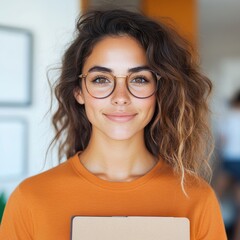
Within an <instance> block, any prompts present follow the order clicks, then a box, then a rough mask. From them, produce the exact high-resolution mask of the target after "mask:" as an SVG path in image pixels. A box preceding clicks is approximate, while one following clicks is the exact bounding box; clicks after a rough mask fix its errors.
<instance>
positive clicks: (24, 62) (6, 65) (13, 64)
mask: <svg viewBox="0 0 240 240" xmlns="http://www.w3.org/2000/svg"><path fill="white" fill-rule="evenodd" d="M32 45H33V37H32V34H31V32H29V31H28V30H24V29H20V28H13V27H6V26H0V107H1V106H27V105H29V104H31V88H32V55H33V51H32V50H33V47H32Z"/></svg>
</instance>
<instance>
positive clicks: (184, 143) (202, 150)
mask: <svg viewBox="0 0 240 240" xmlns="http://www.w3.org/2000/svg"><path fill="white" fill-rule="evenodd" d="M122 35H127V36H130V37H132V38H134V39H136V40H137V41H138V42H139V43H140V44H141V46H142V47H143V48H144V50H145V52H146V57H147V60H148V63H149V66H150V68H151V69H152V70H154V71H155V72H157V73H158V74H159V75H160V76H161V79H160V86H159V88H158V89H157V91H156V103H157V104H156V108H155V113H154V115H153V118H152V119H151V121H150V122H149V124H148V125H147V126H146V127H145V130H144V139H145V144H146V146H147V149H148V150H149V151H150V152H151V153H152V154H153V155H154V156H156V157H161V158H162V159H164V160H165V161H166V162H167V163H168V164H170V165H171V166H172V167H173V169H174V171H175V172H176V173H179V174H180V176H181V180H182V181H181V183H182V186H183V184H184V182H185V179H186V178H185V176H186V174H190V175H193V176H197V177H202V178H204V179H206V180H210V178H211V168H210V166H209V159H210V156H211V153H212V151H213V138H212V134H211V131H210V127H209V121H210V109H209V105H208V101H209V96H210V93H211V91H212V83H211V81H210V80H209V79H208V78H207V77H206V76H204V75H203V74H202V73H201V70H200V67H199V64H198V62H197V60H196V59H197V58H196V54H193V50H192V49H193V48H192V47H191V45H190V44H189V43H188V41H186V40H185V39H184V38H183V37H181V36H180V35H179V34H178V33H177V32H176V31H175V30H174V29H173V28H172V27H170V26H169V25H167V24H166V23H163V22H159V21H155V20H153V19H151V18H149V17H147V16H145V15H144V14H142V13H136V12H131V11H128V10H123V9H121V10H119V9H111V10H96V9H95V10H90V11H88V12H86V13H85V14H83V15H82V16H80V18H79V19H78V21H77V24H76V31H75V37H74V40H73V41H72V42H71V43H70V45H69V47H68V48H67V50H66V51H65V53H64V55H63V58H62V64H61V68H60V74H59V78H58V79H57V81H55V83H54V84H53V85H52V86H51V87H52V91H54V93H55V97H56V99H57V103H58V106H57V109H56V111H55V112H54V114H53V117H52V123H53V126H54V129H55V136H54V138H53V139H52V141H51V143H50V145H49V147H48V150H49V148H50V147H51V146H52V147H53V145H55V144H57V143H58V156H59V159H62V158H63V157H66V158H69V157H70V156H72V155H74V154H75V153H76V152H77V151H80V150H81V151H82V150H84V149H85V148H86V147H87V145H88V143H89V140H90V137H91V123H90V122H89V120H88V118H87V116H86V112H85V108H84V105H80V104H79V103H78V102H77V101H76V99H75V97H74V94H73V92H74V89H76V88H79V87H80V88H81V80H80V79H79V77H78V76H79V75H80V74H81V73H82V69H83V65H84V62H85V60H86V58H87V57H88V56H89V55H90V54H91V51H92V50H93V48H94V46H95V44H96V43H97V42H99V41H101V39H103V38H104V37H107V36H122ZM119 47H121V46H119ZM52 95H53V94H52ZM52 97H53V96H52ZM51 107H52V106H51ZM48 150H47V152H48Z"/></svg>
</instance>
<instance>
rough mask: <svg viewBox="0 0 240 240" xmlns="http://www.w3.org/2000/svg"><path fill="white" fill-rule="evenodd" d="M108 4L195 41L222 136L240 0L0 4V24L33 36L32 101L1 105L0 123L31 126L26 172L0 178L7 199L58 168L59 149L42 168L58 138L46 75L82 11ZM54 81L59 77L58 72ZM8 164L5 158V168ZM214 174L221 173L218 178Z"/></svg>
mask: <svg viewBox="0 0 240 240" xmlns="http://www.w3.org/2000/svg"><path fill="white" fill-rule="evenodd" d="M103 4H105V5H106V4H107V5H111V6H115V7H124V8H127V9H130V10H138V9H141V11H143V12H144V13H145V14H147V15H149V16H152V17H154V18H156V19H158V18H162V17H163V18H164V19H165V20H166V21H167V22H169V23H171V24H172V25H174V26H175V27H176V28H177V29H178V31H179V32H180V33H181V34H183V35H184V36H185V37H186V38H188V39H189V41H191V42H192V44H193V46H194V47H195V48H196V49H197V50H198V52H199V55H200V61H201V67H202V69H203V71H204V72H205V74H206V75H207V76H208V77H209V78H210V79H211V80H212V81H213V84H214V92H213V98H212V101H211V109H212V112H213V115H212V119H211V120H212V128H213V132H214V135H215V137H216V138H217V136H218V131H219V129H218V125H219V124H218V123H219V121H221V120H222V118H223V117H224V116H225V115H226V114H227V112H228V101H229V100H230V99H231V98H232V96H233V94H234V93H235V92H236V90H237V89H240V29H239V28H240V27H239V26H240V14H239V10H240V1H239V0H198V1H197V0H182V1H177V0H170V1H165V0H132V1H128V0H61V1H57V0H48V1H47V0H42V1H32V0H22V1H17V0H1V1H0V25H3V26H8V27H17V28H23V29H26V30H29V31H30V32H31V33H32V36H33V53H32V54H33V64H32V68H33V69H32V79H31V81H32V103H31V104H30V105H29V106H26V107H2V106H0V120H1V118H4V117H8V118H15V117H16V118H19V117H20V118H22V119H24V120H25V121H26V123H27V128H28V131H27V132H26V134H27V138H26V139H27V141H26V145H27V148H26V149H27V155H26V159H24V161H25V163H26V164H25V166H26V169H25V171H24V174H22V175H20V176H17V177H14V178H9V179H5V178H4V179H3V178H2V179H1V178H0V193H1V192H4V193H5V196H6V197H8V196H9V194H10V193H11V192H12V190H13V189H14V188H15V186H16V185H17V184H18V183H19V182H20V181H22V180H23V179H24V178H26V177H28V176H31V175H33V174H36V173H39V172H41V171H43V170H44V169H47V168H49V167H51V166H53V165H54V161H55V162H56V161H57V156H56V149H55V150H54V151H53V154H52V155H51V154H50V155H48V160H52V161H53V165H52V163H51V162H50V161H48V164H47V166H46V167H45V168H44V169H43V165H44V158H45V152H46V150H47V147H48V144H49V143H50V140H51V138H52V137H53V130H52V127H51V123H50V117H51V113H50V114H49V115H47V116H46V117H44V115H45V113H46V112H47V110H48V108H49V106H50V91H49V87H48V83H47V77H46V73H47V70H48V69H49V68H50V67H55V66H56V65H58V64H59V63H60V61H61V56H62V54H63V52H64V50H65V49H66V47H67V44H68V43H69V42H70V41H71V39H72V37H73V31H74V27H75V20H76V19H77V16H78V15H79V13H81V12H84V11H85V10H86V9H88V8H89V7H94V6H102V5H103ZM0 54H1V53H0ZM0 68H1V66H0ZM51 77H52V78H53V79H54V74H53V75H51ZM0 78H1V76H0ZM0 81H4V80H3V79H0ZM1 138H2V139H3V136H0V140H1ZM216 140H217V139H216ZM0 144H1V141H0ZM13 144H14V140H13ZM0 150H1V146H0ZM8 150H9V151H11V149H8ZM218 152H219V149H218V146H217V147H216V151H215V158H214V163H215V164H214V169H217V168H218V164H219V163H220V159H219V157H218ZM4 161H6V160H5V159H3V157H1V154H0V166H1V164H4ZM0 176H1V169H0ZM215 176H217V170H216V171H214V178H213V179H215V178H216V177H215ZM221 206H222V208H223V211H224V216H225V217H226V219H227V218H229V216H230V215H231V214H229V213H230V212H231V207H230V208H226V207H224V204H221ZM226 209H230V210H226ZM230 217H231V216H230Z"/></svg>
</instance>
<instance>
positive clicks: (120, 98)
mask: <svg viewBox="0 0 240 240" xmlns="http://www.w3.org/2000/svg"><path fill="white" fill-rule="evenodd" d="M129 94H130V93H129V92H128V90H127V86H126V81H125V78H122V79H121V80H120V79H119V80H117V82H116V87H115V89H114V92H113V93H112V99H111V102H112V104H113V105H128V104H129V103H130V102H131V100H130V96H129Z"/></svg>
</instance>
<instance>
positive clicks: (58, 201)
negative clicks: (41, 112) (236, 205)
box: [1, 10, 226, 240]
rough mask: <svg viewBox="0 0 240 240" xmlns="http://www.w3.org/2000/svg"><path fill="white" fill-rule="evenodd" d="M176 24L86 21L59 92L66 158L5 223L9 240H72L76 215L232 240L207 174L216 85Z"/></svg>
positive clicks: (18, 197) (19, 196)
mask: <svg viewBox="0 0 240 240" xmlns="http://www.w3.org/2000/svg"><path fill="white" fill-rule="evenodd" d="M189 51H190V49H189V46H188V45H187V43H186V41H184V40H183V39H182V38H181V37H180V36H178V35H177V34H176V33H175V32H174V31H172V30H170V28H168V27H167V26H165V25H163V24H161V23H156V22H154V21H152V20H151V19H149V18H147V17H145V16H143V15H141V14H138V13H132V12H128V11H125V10H105V11H91V12H89V13H87V14H85V15H84V16H83V17H82V18H80V20H79V21H78V23H77V31H76V38H75V40H74V41H73V42H72V44H71V45H70V47H69V48H68V49H67V51H66V53H65V55H64V58H63V63H62V71H61V76H60V78H59V81H58V83H57V86H56V88H55V95H56V98H57V100H58V103H59V106H58V109H57V111H56V113H55V114H54V116H53V125H54V127H55V129H56V136H55V138H54V140H53V142H55V143H56V142H59V144H60V145H59V159H61V158H62V156H66V158H67V159H68V161H66V162H65V163H62V164H60V165H59V166H57V167H55V168H53V169H51V170H48V171H46V172H44V173H41V174H39V175H37V176H33V177H30V178H28V179H26V180H25V181H23V182H22V183H21V184H20V185H19V186H18V187H17V189H16V190H15V191H14V193H13V194H12V196H11V197H10V199H9V201H8V204H7V207H6V211H5V214H4V217H3V222H2V227H1V236H2V237H4V239H11V240H12V239H24V240H26V239H41V240H44V239H56V237H57V239H68V238H69V236H70V222H71V217H72V216H74V215H89V216H115V215H116V216H119V215H123V216H174V217H187V218H188V219H189V220H190V225H191V239H192V240H194V239H196V240H198V239H199V240H200V239H201V240H203V239H211V240H214V239H218V240H222V239H226V235H225V230H224V226H223V222H222V217H221V213H220V209H219V205H218V202H217V199H216V197H215V194H214V192H213V190H212V189H211V187H210V186H209V185H208V183H207V182H205V181H204V180H203V178H202V177H206V176H207V174H208V173H209V172H208V170H209V166H208V164H207V162H208V159H209V156H210V153H211V150H212V149H210V148H209V146H210V145H209V144H210V143H209V139H210V132H209V129H208V125H207V121H208V111H209V110H208V106H207V97H208V95H209V93H210V91H211V87H212V85H211V82H210V81H209V80H208V79H207V78H206V77H205V76H203V75H202V74H201V73H200V72H199V70H198V66H197V65H196V64H195V63H194V61H193V59H192V57H191V54H190V52H189Z"/></svg>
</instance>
